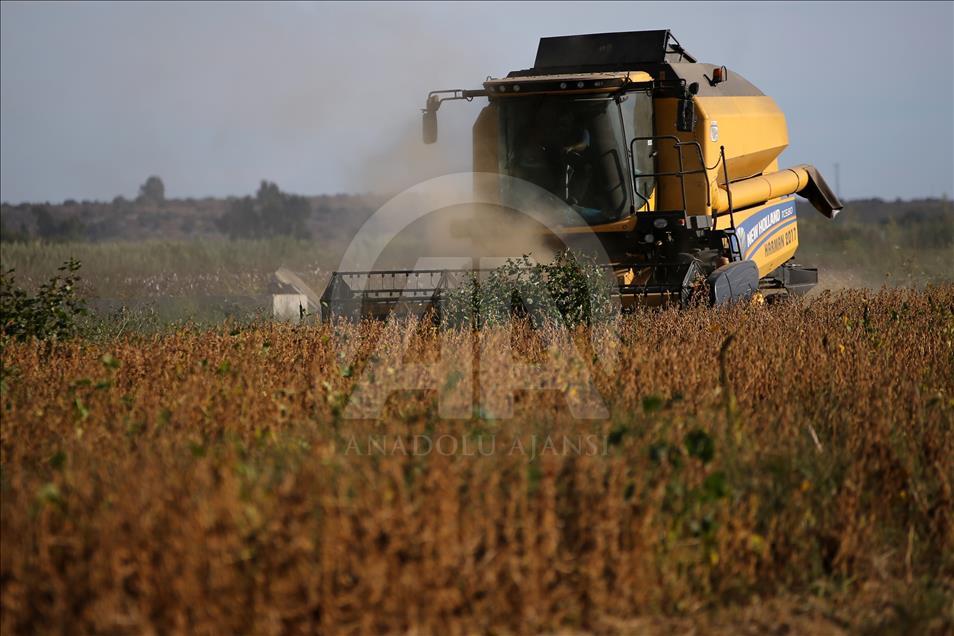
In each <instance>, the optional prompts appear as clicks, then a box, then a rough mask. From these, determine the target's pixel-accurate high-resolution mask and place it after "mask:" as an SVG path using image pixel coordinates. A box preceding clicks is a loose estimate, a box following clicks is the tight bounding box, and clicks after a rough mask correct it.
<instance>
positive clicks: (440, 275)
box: [323, 30, 842, 315]
mask: <svg viewBox="0 0 954 636" xmlns="http://www.w3.org/2000/svg"><path fill="white" fill-rule="evenodd" d="M475 98H486V99H487V100H488V103H487V105H486V106H485V107H484V108H483V110H482V111H481V114H480V115H479V116H478V118H477V121H476V122H475V124H474V172H475V173H497V174H500V175H504V176H506V177H508V178H515V179H521V180H524V181H528V182H530V183H532V184H534V185H535V186H537V187H539V188H543V189H545V190H547V191H548V192H550V193H552V194H553V195H555V196H557V197H559V198H560V199H561V200H562V201H564V202H565V203H566V204H567V205H568V206H571V207H572V208H573V210H574V211H575V212H576V213H577V214H578V216H579V218H580V219H581V224H580V225H576V226H563V227H560V228H558V230H557V233H558V234H559V236H560V238H561V240H562V241H563V242H564V244H565V245H566V246H567V247H569V248H571V249H572V248H573V245H574V237H575V236H579V235H584V234H586V235H590V236H592V235H593V234H595V235H596V236H597V237H598V238H599V240H600V242H601V243H602V245H603V248H604V249H605V252H606V254H607V255H608V257H609V259H610V265H609V266H610V267H612V269H613V272H614V274H615V276H616V280H617V282H618V289H619V296H620V300H621V304H622V306H623V308H624V309H626V308H631V307H633V306H635V305H638V304H650V305H652V304H663V303H667V302H679V303H685V302H687V301H688V300H689V299H690V298H691V297H692V296H693V295H694V294H696V293H697V292H698V291H699V290H700V289H705V290H707V293H708V295H709V300H710V302H712V303H713V304H721V303H724V302H727V301H731V300H735V299H743V298H747V297H749V296H751V295H753V294H755V293H756V292H761V293H764V294H766V295H776V294H789V293H791V294H796V295H801V294H804V293H805V292H807V291H808V290H809V289H811V288H812V287H813V286H814V285H815V284H816V283H817V281H818V272H817V270H816V269H814V268H811V267H804V266H801V265H798V264H796V263H795V262H794V255H795V252H796V250H797V248H798V225H797V213H796V209H795V195H801V196H803V197H805V198H806V199H808V201H809V202H810V203H811V204H812V205H813V206H814V207H815V208H816V209H817V210H818V211H819V212H820V213H822V214H824V215H825V216H827V217H828V218H834V217H835V215H836V214H837V213H838V211H839V210H841V208H842V204H841V202H840V201H839V200H838V198H837V197H836V196H835V195H834V194H833V193H832V191H831V190H830V188H829V187H828V185H827V184H826V183H825V180H824V179H823V178H822V176H821V175H820V174H819V172H818V171H817V170H816V169H815V168H814V167H812V166H810V165H796V166H791V167H786V168H780V167H779V162H778V160H779V156H780V155H781V153H782V151H783V150H785V148H786V147H787V146H788V130H787V126H786V123H785V115H784V114H783V113H782V111H781V110H780V109H779V107H778V105H777V104H776V103H775V101H774V100H773V99H772V98H771V97H769V96H767V95H765V94H763V93H762V92H761V91H760V90H759V89H758V88H756V87H755V86H754V85H752V84H751V83H750V82H748V81H747V80H745V79H744V78H742V77H741V76H740V75H739V74H737V73H734V72H732V71H729V70H728V69H727V68H726V67H725V66H721V65H714V64H705V63H699V62H697V61H696V59H695V58H694V57H693V56H692V55H690V54H689V53H688V52H686V51H685V50H684V49H683V48H682V46H681V45H680V44H679V42H678V41H677V40H676V39H675V38H674V37H673V36H672V34H671V33H670V32H669V31H668V30H660V31H636V32H623V33H602V34H593V35H577V36H565V37H551V38H543V39H541V40H540V43H539V47H538V49H537V57H536V61H535V63H534V66H533V67H532V68H529V69H525V70H520V71H513V72H511V73H509V74H508V75H507V77H505V78H501V79H494V78H491V79H488V80H487V81H486V82H484V84H483V87H482V88H480V89H477V90H464V89H456V90H448V91H434V92H432V93H430V94H429V95H428V98H427V102H426V107H425V109H424V110H423V137H424V142H425V143H433V142H434V141H436V139H437V111H438V109H439V108H440V106H441V105H442V104H443V103H444V102H445V101H450V100H461V99H464V100H473V99H475ZM453 278H454V276H451V275H450V272H433V271H432V272H427V273H424V274H422V275H415V274H414V273H413V272H410V271H408V272H336V273H335V274H334V276H333V277H332V281H331V283H330V285H329V287H328V289H327V290H326V292H325V295H324V297H323V305H325V306H326V307H328V306H330V305H331V304H333V303H338V305H339V306H342V307H347V308H351V309H349V311H352V312H354V311H355V310H354V308H355V307H364V309H363V310H358V313H360V314H361V315H384V314H386V313H387V311H388V310H389V309H394V308H399V307H400V306H401V304H402V303H404V304H405V305H406V304H407V303H408V302H409V301H413V302H417V303H421V302H424V299H425V298H426V299H427V303H428V304H430V305H434V304H437V303H439V301H440V298H441V296H442V293H443V290H446V289H447V288H448V286H449V285H452V284H453V283H454V280H452V279H453ZM402 280H403V282H405V283H407V284H410V285H411V287H410V288H409V287H408V286H407V285H404V286H403V287H401V286H400V284H401V282H402ZM389 285H390V286H389ZM326 313H329V314H330V313H334V312H326ZM352 315H357V314H354V313H352Z"/></svg>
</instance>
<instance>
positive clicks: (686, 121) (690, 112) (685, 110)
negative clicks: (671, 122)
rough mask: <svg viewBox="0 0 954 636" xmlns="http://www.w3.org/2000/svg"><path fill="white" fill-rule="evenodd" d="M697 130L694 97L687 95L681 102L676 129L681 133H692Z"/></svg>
mask: <svg viewBox="0 0 954 636" xmlns="http://www.w3.org/2000/svg"><path fill="white" fill-rule="evenodd" d="M695 128H696V108H695V106H694V105H693V103H692V96H690V95H687V96H686V97H683V98H682V99H680V100H679V113H678V116H677V118H676V129H677V130H678V131H679V132H692V131H693V130H695Z"/></svg>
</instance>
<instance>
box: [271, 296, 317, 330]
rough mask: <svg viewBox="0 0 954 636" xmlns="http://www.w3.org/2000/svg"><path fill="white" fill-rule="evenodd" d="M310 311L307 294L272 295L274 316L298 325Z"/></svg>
mask: <svg viewBox="0 0 954 636" xmlns="http://www.w3.org/2000/svg"><path fill="white" fill-rule="evenodd" d="M307 311H308V296H306V295H305V294H272V315H273V316H274V317H275V319H276V320H282V321H286V322H290V323H292V324H295V325H297V324H298V323H299V322H301V319H302V315H303V314H304V313H306V312H307Z"/></svg>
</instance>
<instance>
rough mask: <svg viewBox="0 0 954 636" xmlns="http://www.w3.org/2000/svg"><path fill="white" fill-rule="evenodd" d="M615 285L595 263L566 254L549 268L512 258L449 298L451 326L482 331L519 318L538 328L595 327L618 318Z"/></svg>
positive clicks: (472, 279) (446, 309) (447, 316)
mask: <svg viewBox="0 0 954 636" xmlns="http://www.w3.org/2000/svg"><path fill="white" fill-rule="evenodd" d="M613 290H614V283H613V281H612V280H611V278H610V274H609V273H608V272H607V271H606V270H605V268H603V267H601V266H600V265H599V264H598V263H597V262H596V261H595V259H593V258H590V257H588V256H585V255H581V254H575V253H573V252H570V251H569V250H565V251H563V252H561V253H560V254H558V255H557V257H556V258H555V259H554V260H553V261H552V262H550V263H546V264H540V263H534V262H533V261H531V260H530V257H529V256H528V255H524V256H523V257H522V258H519V259H514V258H510V259H507V261H506V262H505V263H504V264H503V265H501V266H500V267H498V268H497V269H495V270H493V271H491V272H489V273H488V274H487V275H486V276H484V277H480V276H478V275H476V274H474V275H472V276H470V277H469V278H468V279H467V281H466V282H465V283H464V284H463V285H461V286H460V287H458V288H457V289H455V290H453V291H451V292H450V293H449V294H448V296H447V298H446V299H445V302H444V306H443V317H444V321H445V323H447V324H469V323H472V322H473V323H476V324H474V325H472V326H475V327H482V326H491V325H497V324H502V323H505V322H506V321H508V320H509V319H510V318H512V317H514V316H523V317H527V318H529V319H530V320H531V321H532V322H533V324H535V325H542V324H554V323H556V324H563V325H566V326H568V327H575V326H577V325H590V324H594V323H598V322H602V321H605V320H608V319H610V318H612V317H613V316H615V315H616V309H617V307H616V306H615V305H614V303H613V302H612V293H613Z"/></svg>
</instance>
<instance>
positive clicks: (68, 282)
mask: <svg viewBox="0 0 954 636" xmlns="http://www.w3.org/2000/svg"><path fill="white" fill-rule="evenodd" d="M79 268H80V263H79V261H77V260H74V259H72V258H71V259H70V260H68V261H66V262H65V263H63V264H62V265H61V266H60V267H59V268H58V272H59V273H58V274H56V275H54V276H53V277H52V278H51V279H50V280H49V281H47V282H46V283H43V284H42V285H41V286H40V288H39V290H37V293H36V295H33V296H31V295H30V294H28V293H27V292H26V291H24V290H23V289H21V288H20V287H17V286H16V282H15V281H14V277H13V274H14V270H13V269H10V270H7V271H5V272H4V271H0V330H2V331H0V333H2V336H0V337H2V340H3V341H4V342H6V341H7V340H10V339H15V340H27V339H29V338H39V339H41V340H48V339H49V340H55V339H63V338H68V337H70V336H73V335H75V334H76V332H77V329H78V326H77V318H78V317H79V316H80V315H82V314H84V313H86V307H85V305H84V303H83V301H82V299H80V298H79V296H78V295H77V292H76V283H77V282H78V281H79V276H78V275H77V274H76V272H77V271H79Z"/></svg>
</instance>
